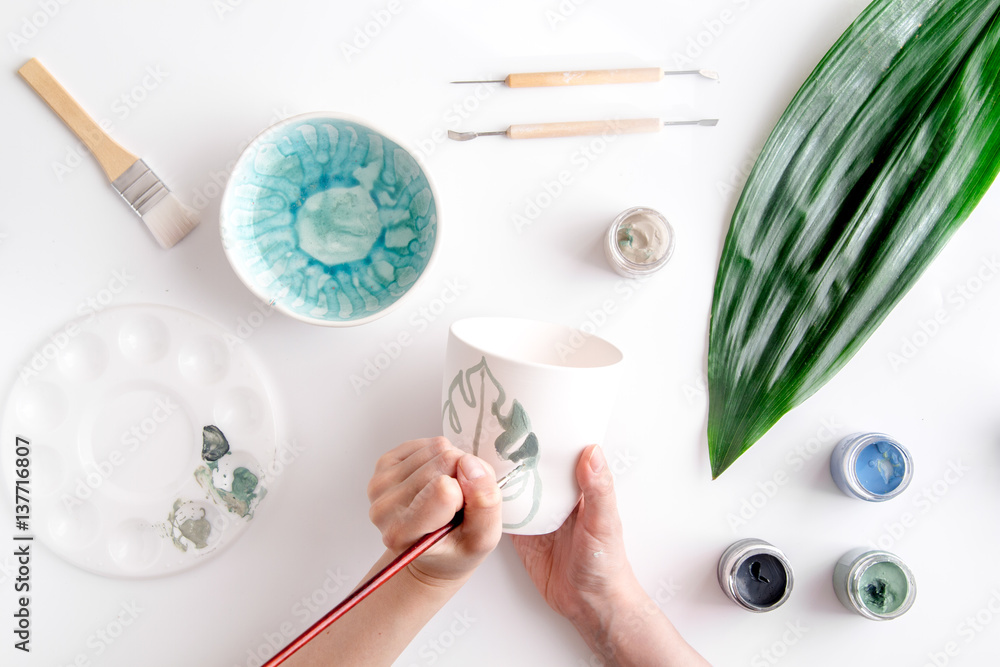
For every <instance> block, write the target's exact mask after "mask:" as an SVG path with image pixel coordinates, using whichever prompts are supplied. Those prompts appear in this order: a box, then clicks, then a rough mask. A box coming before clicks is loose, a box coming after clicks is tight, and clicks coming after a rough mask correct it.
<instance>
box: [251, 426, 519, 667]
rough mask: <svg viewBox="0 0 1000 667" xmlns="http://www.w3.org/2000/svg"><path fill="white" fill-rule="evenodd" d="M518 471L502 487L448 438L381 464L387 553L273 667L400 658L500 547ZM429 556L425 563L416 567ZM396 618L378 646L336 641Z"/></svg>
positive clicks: (378, 520)
mask: <svg viewBox="0 0 1000 667" xmlns="http://www.w3.org/2000/svg"><path fill="white" fill-rule="evenodd" d="M519 467H520V466H519V465H518V466H515V467H514V468H513V469H512V470H511V471H510V472H508V474H507V475H505V476H504V477H502V478H501V479H499V480H497V481H494V479H495V478H494V473H493V470H492V469H491V468H490V466H489V465H488V464H486V463H485V462H483V461H482V460H480V459H478V458H477V457H475V456H473V455H471V454H466V453H464V452H462V451H461V450H459V449H457V448H456V447H454V446H453V445H451V443H449V442H448V441H447V440H446V439H444V438H435V439H431V440H413V441H410V442H406V443H403V444H402V445H400V446H399V447H397V448H396V449H394V450H392V451H391V452H389V453H388V454H386V455H384V456H383V457H382V458H380V459H379V461H378V464H377V466H376V471H375V475H374V477H373V478H372V480H371V482H370V483H369V485H368V496H369V499H370V500H371V502H372V507H371V511H370V515H371V518H372V521H373V522H374V523H375V525H376V526H378V527H379V530H380V531H381V532H382V535H383V542H385V544H386V547H387V548H388V549H387V551H386V553H385V555H383V557H382V558H381V559H380V560H379V561H378V562H377V563H376V564H375V566H374V567H373V568H372V569H371V571H370V572H369V574H370V575H371V576H370V577H368V578H367V579H366V581H365V582H364V583H362V584H361V585H359V586H358V587H357V588H356V589H355V590H354V591H353V592H352V593H351V594H350V595H348V596H347V597H346V598H345V599H344V600H343V601H342V602H341V603H340V604H338V605H337V606H336V607H334V608H333V609H332V610H331V611H330V612H328V613H327V614H326V615H324V616H323V617H322V618H321V619H319V620H318V621H317V622H316V623H314V624H313V625H312V626H310V627H309V628H308V629H307V630H306V631H305V632H303V633H302V634H301V635H299V636H298V637H297V638H296V639H294V640H293V641H292V642H291V643H290V644H289V645H288V646H286V647H285V648H284V649H282V650H281V651H280V652H279V653H278V654H277V655H275V656H274V657H273V658H271V660H269V661H268V662H267V663H266V665H265V667H275V666H276V665H280V664H282V663H284V662H285V661H286V660H289V659H290V658H292V656H293V655H294V658H292V663H294V664H327V662H328V660H329V658H330V657H331V656H332V655H336V658H337V664H371V663H372V662H380V659H381V658H386V660H385V662H386V664H388V662H391V659H392V658H393V657H395V655H398V653H399V652H400V651H402V649H403V648H405V646H406V643H408V642H409V640H410V639H411V638H412V636H413V635H415V634H416V632H417V631H419V629H420V627H422V626H423V624H424V623H425V622H426V621H428V620H430V618H431V616H433V614H434V612H435V611H436V610H437V609H438V608H439V607H440V606H441V605H442V604H444V602H446V601H447V599H448V598H450V597H451V595H452V594H453V593H454V592H455V591H457V590H458V588H460V587H461V586H462V584H463V583H465V581H466V580H467V579H468V577H469V576H470V575H471V574H472V572H473V571H474V570H475V568H476V567H477V566H478V565H479V563H481V562H482V560H483V559H484V558H485V557H486V556H487V555H488V554H489V553H490V552H491V551H492V550H493V549H494V548H495V547H496V545H497V542H499V540H500V530H501V527H500V505H501V502H500V489H501V488H502V487H503V486H504V485H506V483H507V481H509V480H510V479H512V478H513V477H514V476H515V475H516V474H517V471H518V468H519ZM449 518H450V521H449V520H448V519H449ZM421 534H422V537H419V536H420V535H421ZM449 534H452V535H453V539H452V540H451V541H450V542H449V544H447V545H442V546H443V547H444V548H443V549H440V550H438V553H434V552H432V553H427V552H428V551H429V550H430V549H431V547H433V546H434V545H435V544H437V543H439V542H440V541H441V540H442V539H443V538H444V537H445V536H447V535H449ZM418 537H419V539H418ZM424 554H426V556H425V557H424V558H423V559H422V561H421V562H420V563H419V564H417V563H415V562H414V561H416V559H417V558H419V557H421V556H423V555H424ZM380 587H384V588H382V590H381V591H380V593H381V594H380V595H374V596H373V597H372V598H371V600H370V601H369V602H368V603H366V604H365V606H363V607H360V608H358V609H356V610H355V611H354V612H352V613H351V614H348V613H347V612H348V611H350V610H351V609H352V608H354V607H355V605H357V604H358V603H360V602H361V601H362V600H364V599H365V598H367V597H368V596H369V595H372V594H373V593H375V592H376V590H377V589H380ZM414 588H416V589H418V591H419V592H418V593H417V594H413V589H414ZM389 616H392V617H394V622H393V623H392V626H393V628H392V631H391V632H386V633H384V634H382V633H380V643H379V644H378V645H375V646H373V645H366V644H364V643H360V642H359V643H355V642H352V643H351V646H344V644H343V642H338V641H337V639H336V637H345V636H348V637H349V636H355V635H357V634H360V633H363V632H366V631H370V630H371V628H372V627H373V625H376V626H377V625H380V624H382V623H384V622H385V621H386V619H387V617H389ZM335 621H339V622H338V623H337V625H336V627H335V628H334V629H332V632H333V633H334V635H332V636H330V635H327V636H324V631H327V629H328V628H330V626H331V625H333V624H334V622H335ZM331 646H332V647H333V648H331ZM348 653H349V654H350V655H348Z"/></svg>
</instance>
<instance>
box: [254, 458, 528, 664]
mask: <svg viewBox="0 0 1000 667" xmlns="http://www.w3.org/2000/svg"><path fill="white" fill-rule="evenodd" d="M523 466H524V462H521V463H518V464H517V465H516V466H514V469H513V470H511V471H510V472H509V473H507V474H506V475H504V476H503V477H501V478H500V479H498V480H497V486H499V487H500V488H501V489H502V488H503V487H505V486H507V483H508V482H510V480H511V479H513V477H514V475H515V474H517V472H518V471H519V470H520V469H521V468H522V467H523ZM462 516H463V515H462V510H459V511H458V513H457V514H455V516H454V517H452V520H451V522H449V523H448V524H447V525H444V526H441V527H440V528H438V529H437V530H435V531H434V532H431V533H427V534H426V535H424V536H423V537H421V538H420V539H419V540H417V541H416V542H414V543H413V545H412V546H411V547H409V548H408V549H406V550H405V551H403V552H402V553H401V554H399V555H398V556H396V558H395V559H393V561H392V562H391V563H389V564H388V565H386V566H385V567H383V568H382V569H381V570H380V571H379V572H378V573H377V574H376V575H375V576H373V577H371V578H370V579H368V580H367V581H366V582H364V583H363V584H361V585H360V586H358V587H357V588H355V589H354V591H353V592H352V593H351V594H350V595H348V596H347V597H346V598H344V600H343V601H342V602H341V603H340V604H338V605H337V606H336V607H334V608H333V609H331V610H330V611H328V612H327V613H326V615H325V616H323V618H321V619H319V620H318V621H316V622H315V623H313V624H312V625H311V626H310V627H309V629H307V630H306V631H305V632H303V633H302V634H301V635H299V636H298V637H296V638H295V639H294V640H293V641H292V643H290V644H289V645H288V646H286V647H285V648H283V649H281V650H280V651H279V652H278V654H277V655H275V656H274V657H273V658H271V659H270V660H268V661H267V662H266V663H264V667H277V665H280V664H281V663H283V662H284V661H285V660H288V658H290V657H292V654H294V653H295V652H296V651H298V650H299V649H300V648H302V647H303V646H305V645H306V644H308V643H309V642H310V641H312V640H313V639H314V638H315V637H316V636H317V635H319V634H320V633H321V632H323V631H324V630H326V629H327V628H328V627H330V625H332V624H333V622H334V621H336V620H337V619H338V618H340V617H341V616H343V615H344V614H346V613H347V612H348V611H350V610H351V609H352V608H353V607H354V606H355V605H356V604H358V603H359V602H361V601H362V600H364V599H365V598H366V597H368V596H369V595H371V594H372V593H374V592H375V589H377V588H378V587H379V586H381V585H382V584H384V583H385V582H387V581H389V579H391V578H392V577H393V575H395V574H396V573H397V572H399V571H400V570H402V569H404V568H405V567H406V566H407V565H409V564H410V563H412V562H413V561H415V560H416V559H417V558H419V557H420V556H421V555H423V553H424V552H425V551H427V550H428V549H430V548H431V547H432V546H434V545H435V544H437V543H438V542H440V541H441V540H442V538H444V536H445V535H447V534H448V533H450V532H451V531H453V530H455V528H457V527H458V526H459V525H461V523H462Z"/></svg>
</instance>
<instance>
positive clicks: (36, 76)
mask: <svg viewBox="0 0 1000 667" xmlns="http://www.w3.org/2000/svg"><path fill="white" fill-rule="evenodd" d="M17 73H18V74H20V75H21V77H22V78H23V79H24V80H25V81H27V82H28V85H29V86H31V87H32V88H34V89H35V92H36V93H38V95H39V96H40V97H41V98H42V99H43V100H45V102H46V104H48V105H49V106H50V107H51V108H52V110H53V111H55V112H56V115H58V116H59V117H60V118H61V119H62V121H63V122H64V123H66V125H67V126H68V127H69V129H71V130H73V133H74V134H75V135H76V136H78V137H79V138H80V141H82V142H83V143H84V144H85V145H86V146H87V148H89V149H90V152H91V153H93V154H94V157H95V158H97V162H98V163H99V164H100V165H101V168H102V169H104V173H105V174H107V175H108V179H109V180H110V181H111V185H113V186H114V188H115V190H117V191H118V194H120V195H121V196H122V198H124V199H125V201H126V202H128V205H129V206H131V207H132V210H133V211H135V212H136V213H137V214H138V215H139V217H140V218H142V221H143V222H144V223H146V226H147V227H149V231H151V232H152V233H153V237H154V238H156V240H157V242H158V243H159V244H160V246H162V247H163V248H169V247H171V246H173V245H174V244H175V243H177V242H178V241H180V240H181V239H182V238H184V237H185V236H187V234H188V232H190V231H191V230H192V229H194V228H195V226H196V225H197V224H198V217H197V215H196V214H195V213H194V211H192V210H191V209H189V208H188V207H186V206H184V204H182V203H181V202H180V200H179V199H177V197H175V196H174V195H173V193H171V192H170V190H168V189H167V187H166V186H165V185H163V182H162V181H161V180H160V179H159V178H157V176H156V174H154V173H153V172H152V171H150V169H149V167H147V166H146V163H145V162H143V161H142V160H140V159H139V158H137V157H136V156H135V155H132V154H131V153H129V152H128V151H127V150H125V149H124V148H122V147H121V146H119V145H118V144H117V143H116V142H115V141H114V139H112V138H111V137H109V136H108V134H107V133H106V132H105V131H104V130H103V129H101V126H100V125H98V124H97V123H96V122H94V119H93V118H91V117H90V116H88V115H87V112H86V111H84V110H83V108H81V107H80V105H79V104H77V102H76V100H74V99H73V98H72V97H71V96H70V94H69V93H67V92H66V89H65V88H63V87H62V86H61V85H60V84H59V82H58V81H56V80H55V78H54V77H53V76H52V75H51V74H50V73H49V71H48V70H47V69H45V68H44V67H43V66H42V64H41V63H40V62H38V60H37V59H35V58H32V59H31V60H29V61H28V62H27V63H25V64H24V65H23V66H22V67H21V69H19V70H18V71H17Z"/></svg>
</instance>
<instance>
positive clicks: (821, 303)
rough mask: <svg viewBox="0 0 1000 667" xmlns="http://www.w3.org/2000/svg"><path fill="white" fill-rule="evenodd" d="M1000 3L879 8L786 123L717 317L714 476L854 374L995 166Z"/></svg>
mask: <svg viewBox="0 0 1000 667" xmlns="http://www.w3.org/2000/svg"><path fill="white" fill-rule="evenodd" d="M998 44H1000V1H997V0H993V1H989V2H982V1H977V2H969V0H938V1H930V0H875V2H873V3H872V4H871V5H869V7H868V8H867V9H866V10H865V11H864V13H863V14H862V15H861V16H860V17H859V18H858V19H857V20H856V21H855V22H854V23H853V24H852V25H851V27H850V28H848V30H847V32H845V33H844V35H843V36H841V38H840V39H839V40H838V41H837V43H836V44H834V46H833V48H831V49H830V51H829V52H828V53H827V54H826V56H825V57H824V58H823V60H822V61H821V62H820V64H819V65H818V66H817V67H816V69H815V70H814V71H813V73H812V74H811V75H810V76H809V78H808V80H807V81H806V82H805V84H804V85H803V86H802V88H801V89H800V90H799V92H798V94H797V95H796V96H795V98H794V99H793V100H792V102H791V104H790V105H789V106H788V108H787V109H786V110H785V113H784V114H783V115H782V117H781V119H780V120H779V121H778V124H777V126H776V127H775V128H774V131H773V132H772V133H771V136H770V138H769V139H768V141H767V143H766V144H765V146H764V150H763V151H762V152H761V155H760V157H759V158H758V160H757V164H756V165H755V166H754V169H753V171H752V172H751V174H750V177H749V179H748V180H747V184H746V187H745V188H744V191H743V194H742V196H741V198H740V201H739V203H738V204H737V206H736V211H735V212H734V214H733V221H732V225H731V226H730V229H729V234H728V236H727V237H726V243H725V247H724V248H723V252H722V258H721V260H720V263H719V272H718V276H717V278H716V284H715V296H714V301H713V304H712V320H711V327H710V333H709V349H708V380H709V416H708V446H709V454H710V458H711V463H712V476H713V477H718V476H719V474H721V473H722V471H724V470H725V469H726V468H728V467H729V466H730V465H732V463H733V462H734V461H735V460H736V459H737V458H738V457H739V456H740V455H741V454H743V452H745V451H746V450H747V449H749V448H750V446H751V445H752V444H753V443H754V442H756V441H757V440H758V439H760V438H761V436H763V435H764V433H766V432H767V430H768V429H769V428H771V426H773V425H774V424H775V423H776V422H777V421H778V420H779V419H780V418H781V417H782V415H784V414H785V413H786V412H788V411H789V410H791V409H792V408H794V407H795V406H797V405H799V404H800V403H802V402H803V401H804V400H805V399H807V398H808V397H809V396H811V395H812V394H813V393H814V392H815V391H816V390H818V389H819V388H820V387H822V386H823V384H825V383H826V382H827V381H828V380H829V379H830V378H831V377H833V375H834V374H835V373H836V372H837V371H838V370H840V368H841V367H843V365H844V364H846V363H847V361H848V360H850V358H851V357H852V356H853V355H854V354H855V352H857V351H858V349H859V348H860V347H861V345H862V344H863V343H864V342H865V340H867V339H868V337H869V336H870V335H871V334H872V332H873V331H874V330H875V328H876V327H878V325H879V324H880V323H881V322H882V320H883V319H885V317H886V316H887V315H888V314H889V311H890V310H892V307H893V306H894V305H895V304H896V303H897V302H898V301H899V300H900V298H902V296H903V295H904V294H905V293H906V291H907V290H908V289H909V288H910V286H911V285H912V284H913V283H914V282H915V281H916V279H917V278H918V277H919V276H920V274H921V273H922V272H923V270H924V269H925V268H926V267H927V265H928V264H929V263H930V262H931V260H932V259H933V258H934V256H935V255H936V254H937V253H938V251H939V250H940V249H941V248H942V247H943V246H944V244H945V243H946V242H947V240H948V239H949V238H950V237H951V235H952V234H953V233H954V232H955V230H956V229H957V228H958V227H959V225H961V223H962V222H963V221H964V220H965V219H966V217H968V215H969V213H971V211H972V209H973V208H975V206H976V204H977V203H978V202H979V200H980V198H981V197H982V196H983V194H984V193H985V192H986V190H987V189H988V188H989V186H990V184H991V183H992V182H993V179H994V178H995V176H996V174H997V170H998V167H1000V105H998V92H1000V91H998V84H1000V80H998V79H1000V48H998Z"/></svg>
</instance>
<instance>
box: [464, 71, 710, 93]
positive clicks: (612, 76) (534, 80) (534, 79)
mask: <svg viewBox="0 0 1000 667" xmlns="http://www.w3.org/2000/svg"><path fill="white" fill-rule="evenodd" d="M688 74H696V75H698V76H702V77H705V78H706V79H712V80H714V81H718V80H719V74H718V73H717V72H713V71H712V70H707V69H685V70H665V69H663V68H662V67H633V68H630V69H591V70H576V71H569V72H521V73H517V74H509V75H507V78H506V79H486V80H482V81H452V83H502V84H505V85H506V86H507V87H508V88H538V87H542V86H597V85H603V84H606V83H656V82H658V81H661V80H662V79H663V77H665V76H678V75H688Z"/></svg>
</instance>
